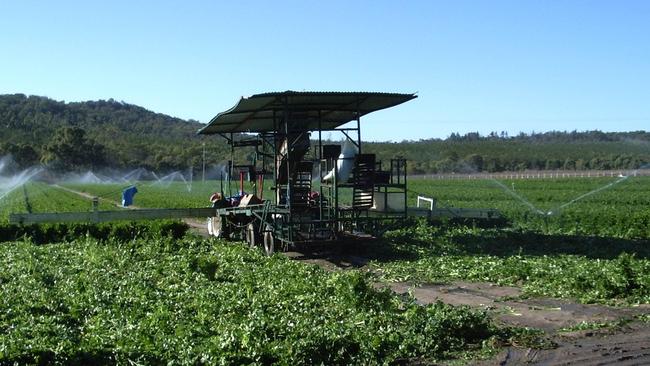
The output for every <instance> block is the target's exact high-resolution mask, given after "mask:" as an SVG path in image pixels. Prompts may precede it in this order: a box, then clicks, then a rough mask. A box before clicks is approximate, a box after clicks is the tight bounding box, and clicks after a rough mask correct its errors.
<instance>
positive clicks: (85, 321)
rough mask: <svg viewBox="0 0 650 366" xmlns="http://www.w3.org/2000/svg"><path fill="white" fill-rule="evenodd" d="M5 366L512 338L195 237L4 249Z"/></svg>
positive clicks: (280, 359) (1, 322)
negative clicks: (6, 365) (10, 365)
mask: <svg viewBox="0 0 650 366" xmlns="http://www.w3.org/2000/svg"><path fill="white" fill-rule="evenodd" d="M0 268H1V269H2V271H1V272H0V364H5V363H7V364H9V363H19V364H23V363H50V362H62V363H114V362H119V363H129V362H137V363H142V364H161V363H170V364H197V363H207V364H248V363H263V364H268V363H275V362H277V363H282V364H320V363H322V364H350V363H353V364H374V363H390V362H393V361H397V360H407V359H420V360H422V359H428V360H432V359H439V358H445V357H448V356H449V355H450V354H452V353H455V352H459V351H462V350H466V349H468V348H480V347H481V345H482V344H487V343H489V342H485V341H487V340H488V339H490V338H491V337H503V336H504V332H503V331H500V330H497V329H496V328H495V327H494V326H493V325H492V324H491V322H490V320H489V318H488V317H487V316H486V314H484V313H482V312H476V311H472V310H469V309H467V308H463V307H460V308H457V307H452V306H449V305H445V304H442V303H437V304H433V305H430V306H419V305H416V304H414V303H413V302H412V300H408V299H404V298H402V297H397V296H396V295H394V294H392V293H391V292H390V291H388V290H376V289H374V288H373V286H372V285H371V284H370V282H369V281H368V279H367V278H366V276H365V275H363V274H362V273H360V272H356V271H355V272H352V271H351V272H338V273H329V272H325V271H323V270H321V269H319V268H317V267H315V266H309V265H305V264H302V263H298V262H295V261H291V260H289V259H286V258H284V257H282V256H274V257H270V258H269V257H265V256H263V255H262V254H261V253H258V252H256V251H251V250H248V249H245V248H243V247H241V246H238V245H224V244H222V243H220V242H217V241H199V240H196V239H190V238H187V239H183V240H176V239H173V238H159V239H156V240H151V239H149V240H134V241H131V242H114V243H111V242H97V241H96V240H94V239H81V240H77V241H73V242H69V243H59V244H50V245H45V246H39V245H34V244H32V243H30V242H29V241H26V242H15V243H7V244H4V245H2V246H0Z"/></svg>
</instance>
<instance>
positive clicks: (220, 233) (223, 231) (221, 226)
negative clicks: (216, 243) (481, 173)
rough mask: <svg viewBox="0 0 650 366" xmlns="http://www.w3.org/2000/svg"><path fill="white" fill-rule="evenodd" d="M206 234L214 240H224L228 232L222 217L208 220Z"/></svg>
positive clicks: (226, 224)
mask: <svg viewBox="0 0 650 366" xmlns="http://www.w3.org/2000/svg"><path fill="white" fill-rule="evenodd" d="M208 234H210V235H212V236H214V237H215V238H221V239H226V238H228V236H229V234H230V231H229V230H228V223H227V222H226V220H225V218H224V217H222V216H215V217H210V218H209V219H208Z"/></svg>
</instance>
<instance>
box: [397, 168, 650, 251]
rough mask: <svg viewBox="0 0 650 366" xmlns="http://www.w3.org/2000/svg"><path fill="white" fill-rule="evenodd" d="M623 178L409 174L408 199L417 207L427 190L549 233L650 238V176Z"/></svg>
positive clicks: (447, 202) (442, 200) (447, 201)
mask: <svg viewBox="0 0 650 366" xmlns="http://www.w3.org/2000/svg"><path fill="white" fill-rule="evenodd" d="M619 179H620V178H615V177H611V178H562V179H517V180H498V181H497V180H489V179H472V180H463V179H447V180H439V179H411V180H409V194H408V200H409V205H413V206H414V205H415V203H416V202H415V201H416V198H417V196H418V195H423V196H427V197H434V198H436V199H437V202H438V205H439V206H444V207H466V208H496V209H498V210H499V211H500V212H501V213H502V214H503V215H504V216H505V217H506V218H507V219H508V220H509V221H510V222H511V223H512V224H513V225H514V227H516V228H518V229H521V230H526V231H534V232H541V233H545V234H552V235H580V236H602V237H614V238H626V239H648V238H650V210H648V207H650V178H648V177H630V178H629V179H626V180H621V181H619V182H618V183H617V181H618V180H619ZM607 185H611V187H609V188H607V189H603V190H601V191H598V190H599V189H601V188H603V187H605V186H607ZM590 192H594V194H591V195H587V196H585V197H583V198H581V199H579V200H577V201H575V202H572V201H573V200H574V199H576V198H579V197H582V196H583V195H585V194H588V193H590ZM515 195H517V196H519V197H521V199H520V198H517V197H515ZM531 205H532V207H531ZM537 210H539V211H540V212H537ZM549 211H551V212H552V214H551V215H548V214H547V213H548V212H549Z"/></svg>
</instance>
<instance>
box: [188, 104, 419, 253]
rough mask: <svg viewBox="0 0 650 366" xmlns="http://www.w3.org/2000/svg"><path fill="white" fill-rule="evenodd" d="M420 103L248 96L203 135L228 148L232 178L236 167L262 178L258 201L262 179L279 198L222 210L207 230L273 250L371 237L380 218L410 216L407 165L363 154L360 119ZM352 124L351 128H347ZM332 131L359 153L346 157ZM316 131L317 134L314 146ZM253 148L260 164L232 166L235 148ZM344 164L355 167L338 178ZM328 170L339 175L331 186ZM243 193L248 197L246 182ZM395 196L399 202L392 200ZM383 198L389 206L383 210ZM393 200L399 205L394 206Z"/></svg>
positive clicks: (249, 174)
mask: <svg viewBox="0 0 650 366" xmlns="http://www.w3.org/2000/svg"><path fill="white" fill-rule="evenodd" d="M414 98H416V96H415V95H414V94H395V93H367V92H293V91H286V92H280V93H265V94H257V95H253V96H251V97H248V98H242V99H241V100H240V101H239V103H237V105H235V107H233V108H231V109H230V110H228V111H225V112H223V113H220V114H218V115H217V116H216V117H214V118H213V119H212V120H211V121H210V123H209V124H208V125H206V127H204V128H203V129H201V130H200V131H199V133H200V134H218V135H220V136H222V137H223V138H224V139H225V140H226V141H227V142H228V144H230V146H231V160H230V163H229V164H228V168H229V169H228V170H229V171H228V173H229V174H228V175H227V177H228V179H229V180H230V177H233V176H236V172H237V170H239V173H240V175H239V176H240V179H242V180H243V174H242V173H243V172H244V171H245V172H246V173H247V175H248V176H249V177H251V178H250V179H251V180H252V181H256V178H255V177H260V179H259V180H257V182H258V186H256V187H255V188H256V189H255V190H256V192H255V194H256V196H257V197H258V198H262V197H261V196H262V194H263V184H264V179H267V180H270V181H271V182H272V189H273V190H274V193H275V194H274V197H273V199H271V200H266V201H264V202H263V203H259V202H260V201H259V200H255V202H257V204H249V203H247V202H244V203H240V204H238V205H237V206H236V207H221V208H219V209H218V211H217V213H216V216H215V217H213V218H212V219H211V220H209V222H208V228H209V231H210V232H211V234H213V235H215V236H218V237H238V238H242V239H246V240H247V241H248V242H249V244H250V245H257V244H260V243H263V244H264V248H265V250H266V251H267V252H268V253H270V252H273V251H274V249H275V246H276V244H281V245H282V246H284V247H287V246H289V245H294V244H300V243H313V242H327V241H336V240H339V239H340V238H341V237H342V236H347V235H363V234H372V233H373V232H374V230H373V229H374V228H375V227H376V224H377V222H378V221H381V220H386V219H392V220H395V219H404V218H406V217H407V207H406V193H407V188H406V187H407V182H406V161H405V160H404V159H401V158H396V159H391V161H390V165H385V166H382V164H381V162H378V161H376V159H375V156H374V155H372V154H364V153H363V151H362V143H361V117H362V116H363V115H365V114H368V113H371V112H374V111H377V110H380V109H384V108H389V107H392V106H395V105H398V104H401V103H404V102H406V101H409V100H411V99H414ZM350 122H351V124H352V125H353V126H351V127H345V126H344V125H346V124H349V123H350ZM328 131H336V132H340V133H341V134H342V135H343V137H345V139H346V140H347V141H349V143H351V144H353V145H354V150H356V151H355V154H354V155H353V156H350V155H345V154H344V153H343V152H341V151H339V150H340V148H339V149H337V146H338V145H332V144H331V142H329V141H325V142H324V141H323V136H322V134H323V132H328ZM312 133H314V134H316V133H317V135H318V138H317V139H313V141H314V142H313V143H312V136H311V134H312ZM251 134H256V135H251ZM250 147H252V148H254V156H255V159H254V161H253V162H252V163H251V164H249V165H236V164H233V161H234V160H235V156H236V152H235V151H236V149H237V148H250ZM344 160H349V161H347V162H345V161H344ZM343 164H348V165H350V166H351V172H350V175H349V177H343V176H340V173H341V169H340V166H341V165H343ZM313 172H318V173H317V176H314V174H313ZM325 172H332V173H333V174H330V176H331V178H330V179H329V180H328V181H326V180H325V179H324V178H325ZM312 183H315V184H314V185H312ZM230 186H231V185H230V182H228V184H227V187H230ZM316 190H317V191H316ZM240 191H241V192H239V194H240V195H241V194H243V183H240ZM315 191H316V192H318V194H314V193H313V192H315ZM222 193H223V192H222ZM230 193H231V195H232V192H230ZM344 196H345V197H346V198H348V200H347V202H345V201H346V200H345V199H343V197H344ZM395 196H399V199H397V200H394V199H393V200H391V199H390V198H389V197H391V198H393V197H395ZM378 201H381V202H383V204H382V205H381V206H382V207H381V208H380V209H378V207H377V202H378ZM393 201H397V202H399V203H400V206H401V207H399V208H397V209H395V207H389V203H390V204H391V205H392V202H393ZM393 206H394V205H393ZM216 207H219V205H216Z"/></svg>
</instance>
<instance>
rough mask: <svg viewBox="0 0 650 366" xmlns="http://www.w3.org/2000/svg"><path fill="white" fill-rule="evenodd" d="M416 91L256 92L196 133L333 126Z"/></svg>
mask: <svg viewBox="0 0 650 366" xmlns="http://www.w3.org/2000/svg"><path fill="white" fill-rule="evenodd" d="M416 97H417V96H416V95H415V94H397V93H371V92H295V91H285V92H279V93H264V94H255V95H253V96H251V97H248V98H241V99H240V100H239V102H238V103H237V104H236V105H235V106H234V107H232V108H231V109H229V110H227V111H225V112H221V113H219V114H217V115H216V116H215V117H214V118H212V120H211V121H210V122H209V123H208V124H207V125H206V126H205V127H203V128H202V129H201V130H199V134H204V135H210V134H216V133H229V132H268V131H273V130H275V129H276V128H277V127H276V126H277V125H279V124H280V122H282V121H284V118H285V113H286V114H287V116H286V117H287V119H288V120H289V121H290V122H291V127H292V129H294V130H295V129H301V130H305V131H314V130H318V129H319V121H320V128H321V129H323V130H328V129H330V130H331V129H334V128H336V127H339V126H341V125H343V124H345V123H347V122H350V121H353V120H355V119H356V118H357V113H358V115H359V116H363V115H365V114H368V113H371V112H374V111H378V110H380V109H384V108H389V107H393V106H396V105H398V104H402V103H404V102H407V101H409V100H411V99H414V98H416Z"/></svg>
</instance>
